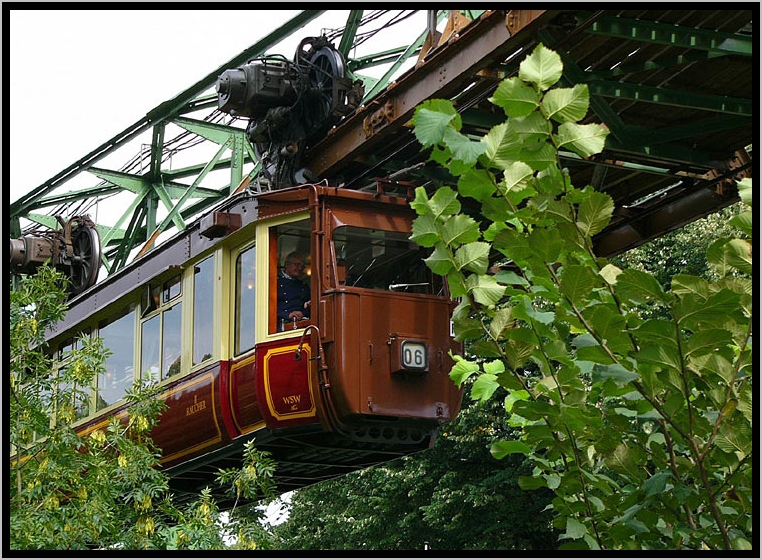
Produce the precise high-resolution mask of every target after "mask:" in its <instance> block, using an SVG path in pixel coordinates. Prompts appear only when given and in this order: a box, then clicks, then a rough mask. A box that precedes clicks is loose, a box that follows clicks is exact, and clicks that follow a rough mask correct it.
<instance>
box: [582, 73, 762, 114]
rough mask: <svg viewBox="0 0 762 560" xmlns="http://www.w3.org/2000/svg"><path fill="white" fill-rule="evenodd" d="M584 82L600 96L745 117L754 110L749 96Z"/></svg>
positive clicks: (596, 81)
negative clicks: (735, 96) (738, 96)
mask: <svg viewBox="0 0 762 560" xmlns="http://www.w3.org/2000/svg"><path fill="white" fill-rule="evenodd" d="M585 83H587V86H588V88H589V89H590V94H591V95H599V96H601V97H613V98H616V99H636V100H638V101H645V102H648V103H658V104H659V105H672V106H677V107H690V108H692V109H705V110H707V111H717V112H720V113H727V114H729V115H743V116H746V117H751V116H752V114H753V111H754V106H753V103H752V101H751V100H750V99H736V98H732V97H718V96H716V95H704V94H701V93H692V92H687V91H677V90H674V89H669V88H661V87H652V86H645V85H641V84H630V83H627V82H606V81H603V80H595V81H590V82H585Z"/></svg>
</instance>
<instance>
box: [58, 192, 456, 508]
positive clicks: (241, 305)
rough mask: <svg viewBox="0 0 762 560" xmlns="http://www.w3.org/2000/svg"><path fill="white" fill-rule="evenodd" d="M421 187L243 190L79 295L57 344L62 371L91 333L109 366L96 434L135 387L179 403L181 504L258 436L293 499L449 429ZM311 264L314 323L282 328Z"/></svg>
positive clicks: (443, 310)
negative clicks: (154, 387)
mask: <svg viewBox="0 0 762 560" xmlns="http://www.w3.org/2000/svg"><path fill="white" fill-rule="evenodd" d="M410 194H411V193H410V192H407V191H406V190H405V189H403V192H402V193H401V194H399V193H398V194H395V193H394V192H391V191H389V192H382V190H381V188H380V187H379V189H378V190H376V191H374V192H367V191H362V190H346V189H342V188H337V187H330V186H326V185H315V184H306V185H300V186H295V187H290V188H284V189H279V190H274V191H270V192H264V193H253V192H243V193H240V194H237V195H233V196H231V197H230V198H229V199H228V200H227V201H225V202H224V203H223V204H221V205H220V206H218V207H217V208H216V210H215V211H214V212H212V213H210V214H208V215H206V216H204V217H203V218H201V219H199V220H198V221H197V222H195V223H193V224H191V225H190V226H189V227H187V228H186V229H185V230H184V231H182V232H180V233H178V234H177V235H175V236H174V237H173V238H171V239H170V240H167V241H165V242H164V243H162V244H161V245H160V246H159V247H157V248H156V249H154V250H153V251H151V252H150V253H148V254H147V255H145V256H143V257H141V258H139V259H136V260H135V261H134V262H133V263H132V264H130V265H129V266H127V267H125V268H124V269H123V270H121V271H120V272H118V273H116V274H114V275H111V276H110V277H108V278H107V279H106V280H104V281H103V282H100V283H99V284H96V285H94V286H93V287H91V288H89V289H87V290H86V291H84V292H83V293H81V294H79V295H78V296H76V297H74V298H73V299H72V300H71V301H70V305H69V312H68V314H67V316H66V319H65V320H64V321H62V322H61V323H59V324H58V325H57V326H56V327H55V330H54V331H53V332H51V333H49V344H50V345H51V348H52V349H53V351H54V352H57V356H58V359H59V365H61V366H64V365H65V364H66V360H67V354H68V350H69V349H70V348H72V346H73V345H76V344H77V339H78V337H81V336H83V335H93V334H94V335H97V336H99V337H101V338H102V339H103V340H104V344H105V346H107V347H108V348H109V349H110V350H111V351H112V354H111V356H110V357H109V358H108V360H107V363H106V371H105V373H103V374H102V375H100V376H99V378H98V379H97V380H94V384H93V385H94V387H93V390H92V392H91V394H90V395H89V397H88V399H87V401H83V402H81V403H79V411H80V416H81V418H80V420H79V422H78V427H79V429H80V430H81V431H82V432H88V431H91V430H94V429H96V428H97V427H99V426H103V425H104V424H105V423H106V422H107V421H108V419H109V418H110V417H112V416H113V415H120V414H124V410H125V407H126V403H125V401H124V400H123V397H124V394H125V391H126V389H127V388H128V387H129V386H130V385H131V384H132V382H133V380H134V379H135V378H136V377H138V376H142V377H145V376H148V375H151V376H152V378H153V379H154V380H156V381H158V383H160V386H161V389H162V394H161V398H162V399H164V401H165V402H166V404H167V405H168V408H167V409H166V411H164V412H163V413H162V416H161V418H160V421H159V423H158V425H157V427H156V428H155V429H154V431H153V433H152V438H153V440H154V442H155V443H156V444H157V445H158V446H159V447H160V448H161V449H162V453H163V458H162V467H163V468H165V469H167V472H168V473H169V474H170V476H171V479H172V485H173V487H174V489H175V490H176V491H177V492H190V493H196V492H198V491H199V490H200V489H201V488H203V487H204V486H206V485H208V484H209V483H210V482H211V481H212V480H213V478H214V474H215V473H216V472H217V469H218V468H227V467H231V466H236V465H239V464H240V461H241V457H242V447H243V444H244V443H245V442H248V441H250V440H254V441H255V445H256V446H257V448H258V449H260V450H267V451H270V452H271V453H272V456H273V458H274V459H275V460H276V462H277V465H278V467H277V470H276V482H277V484H278V488H279V490H281V491H287V490H292V489H296V488H300V487H303V486H305V485H308V484H312V483H314V482H318V481H321V480H326V479H330V478H333V477H336V476H340V475H342V474H345V473H347V472H350V471H353V470H356V469H360V468H364V467H367V466H370V465H374V464H378V463H381V462H384V461H387V460H390V459H393V458H395V457H399V456H402V455H407V454H411V453H416V452H418V451H421V450H423V449H426V448H428V447H429V446H431V445H432V444H433V441H434V438H435V436H436V433H437V429H438V428H439V426H441V425H442V424H443V423H445V422H448V421H450V420H452V419H453V418H454V417H455V416H456V415H457V413H458V411H459V409H460V405H461V397H462V394H461V391H460V390H459V389H458V388H457V387H456V386H455V384H454V383H453V382H452V381H451V380H450V378H449V376H448V374H449V372H450V369H451V366H452V362H451V358H450V356H449V352H450V351H453V352H458V351H459V350H460V348H459V346H458V344H457V343H456V342H454V341H453V339H452V336H451V328H450V314H451V311H452V308H453V305H454V304H453V302H452V300H451V299H450V298H449V297H448V294H447V288H446V283H445V282H444V281H443V279H442V278H440V277H438V276H436V275H434V274H432V273H431V271H430V270H429V269H428V268H427V267H426V265H425V263H424V262H423V259H424V258H425V257H426V253H425V252H424V251H423V250H422V248H420V247H419V246H417V245H416V244H415V243H413V242H411V241H410V240H409V236H410V233H411V231H412V229H411V228H412V221H413V219H414V217H415V216H414V212H413V211H412V210H411V208H410V206H409V202H410V198H409V197H410ZM292 253H297V254H299V255H300V256H301V257H302V259H303V261H304V264H305V265H306V270H305V274H304V277H303V281H305V282H306V283H307V284H308V286H309V298H310V300H309V304H308V307H307V308H306V309H305V310H304V313H305V315H307V316H308V318H304V319H302V320H299V321H297V320H292V321H284V320H282V319H279V318H278V316H277V307H278V305H277V298H278V286H277V283H278V275H279V274H282V269H283V265H284V262H285V260H286V257H287V256H288V255H290V254H292Z"/></svg>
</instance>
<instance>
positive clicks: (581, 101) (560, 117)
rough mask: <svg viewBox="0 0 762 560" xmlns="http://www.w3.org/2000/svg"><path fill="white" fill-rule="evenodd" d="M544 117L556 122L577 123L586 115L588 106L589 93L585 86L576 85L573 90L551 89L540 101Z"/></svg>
mask: <svg viewBox="0 0 762 560" xmlns="http://www.w3.org/2000/svg"><path fill="white" fill-rule="evenodd" d="M541 106H542V109H543V111H544V113H545V116H546V117H548V118H551V119H553V120H554V121H556V122H559V123H564V122H577V121H581V120H582V119H583V118H585V115H587V110H588V108H589V106H590V92H589V91H588V88H587V84H577V85H575V86H574V87H573V88H557V89H552V90H550V91H549V92H547V93H546V94H545V97H544V98H543V100H542V104H541Z"/></svg>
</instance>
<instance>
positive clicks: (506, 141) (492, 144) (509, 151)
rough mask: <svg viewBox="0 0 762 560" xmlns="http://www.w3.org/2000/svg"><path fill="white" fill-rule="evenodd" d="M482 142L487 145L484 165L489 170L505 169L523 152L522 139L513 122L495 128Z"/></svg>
mask: <svg viewBox="0 0 762 560" xmlns="http://www.w3.org/2000/svg"><path fill="white" fill-rule="evenodd" d="M482 142H484V144H485V145H486V147H485V149H484V158H483V160H482V163H483V164H484V166H485V167H487V168H493V167H494V168H497V169H505V168H507V167H508V166H509V165H511V164H512V163H514V162H515V161H516V160H517V159H518V157H519V152H520V151H521V138H520V137H519V136H518V135H517V134H516V131H515V130H514V129H513V126H512V123H511V122H504V123H501V124H498V125H495V126H493V127H492V128H491V129H490V131H489V132H488V133H487V135H486V136H485V137H484V138H482Z"/></svg>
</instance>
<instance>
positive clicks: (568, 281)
mask: <svg viewBox="0 0 762 560" xmlns="http://www.w3.org/2000/svg"><path fill="white" fill-rule="evenodd" d="M561 273H562V276H561V284H560V289H561V292H562V293H563V294H564V295H565V296H566V297H568V298H569V301H571V302H572V304H574V305H580V304H582V303H584V302H585V301H586V300H587V299H588V298H589V297H590V296H591V295H592V291H593V288H594V287H595V285H596V277H595V274H594V273H593V271H592V270H591V269H590V267H587V266H582V265H577V264H573V265H566V266H564V267H563V269H562V270H561Z"/></svg>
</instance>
